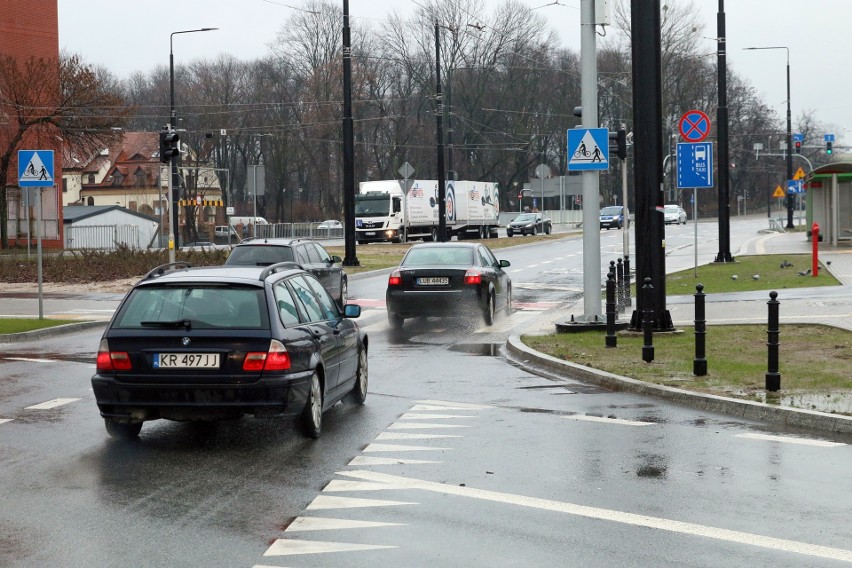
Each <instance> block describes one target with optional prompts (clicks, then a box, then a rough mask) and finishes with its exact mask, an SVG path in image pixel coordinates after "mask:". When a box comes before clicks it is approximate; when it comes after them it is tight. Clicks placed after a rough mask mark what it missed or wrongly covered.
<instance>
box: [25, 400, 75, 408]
mask: <svg viewBox="0 0 852 568" xmlns="http://www.w3.org/2000/svg"><path fill="white" fill-rule="evenodd" d="M78 400H80V399H79V398H54V399H53V400H48V401H47V402H42V403H39V404H34V405H32V406H27V407H26V408H25V409H24V410H50V409H51V408H56V407H57V406H63V405H65V404H70V403H72V402H77V401H78Z"/></svg>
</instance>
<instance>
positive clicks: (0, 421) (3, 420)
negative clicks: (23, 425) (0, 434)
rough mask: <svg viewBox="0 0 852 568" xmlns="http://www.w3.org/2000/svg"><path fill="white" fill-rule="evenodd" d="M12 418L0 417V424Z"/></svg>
mask: <svg viewBox="0 0 852 568" xmlns="http://www.w3.org/2000/svg"><path fill="white" fill-rule="evenodd" d="M12 420H14V418H0V424H5V423H6V422H11V421H12Z"/></svg>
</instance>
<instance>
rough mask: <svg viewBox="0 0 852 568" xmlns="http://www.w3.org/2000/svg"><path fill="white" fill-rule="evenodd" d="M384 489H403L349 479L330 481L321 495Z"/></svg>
mask: <svg viewBox="0 0 852 568" xmlns="http://www.w3.org/2000/svg"><path fill="white" fill-rule="evenodd" d="M385 489H405V488H404V487H402V486H400V485H388V484H387V483H375V482H373V481H352V480H351V479H346V480H343V479H332V480H331V481H329V482H328V484H327V485H326V486H325V487H323V488H322V491H323V493H325V492H326V491H328V492H329V493H345V492H347V491H383V490H385Z"/></svg>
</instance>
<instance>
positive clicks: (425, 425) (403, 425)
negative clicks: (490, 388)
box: [388, 422, 470, 430]
mask: <svg viewBox="0 0 852 568" xmlns="http://www.w3.org/2000/svg"><path fill="white" fill-rule="evenodd" d="M433 428H437V429H441V428H470V426H464V425H462V424H439V423H437V422H394V423H393V424H391V425H390V426H388V430H431V429H433Z"/></svg>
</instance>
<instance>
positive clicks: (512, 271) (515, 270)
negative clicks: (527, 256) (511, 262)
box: [509, 268, 524, 274]
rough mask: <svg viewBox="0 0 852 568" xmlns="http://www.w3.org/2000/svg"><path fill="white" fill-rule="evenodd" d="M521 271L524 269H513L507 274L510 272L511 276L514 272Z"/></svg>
mask: <svg viewBox="0 0 852 568" xmlns="http://www.w3.org/2000/svg"><path fill="white" fill-rule="evenodd" d="M523 271H524V269H523V268H516V269H514V270H510V271H509V272H511V273H512V274H514V273H515V272H523Z"/></svg>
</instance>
